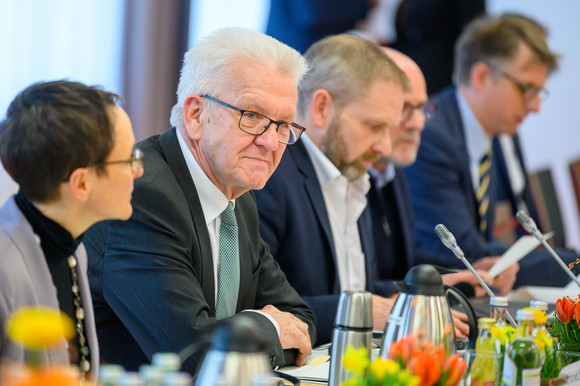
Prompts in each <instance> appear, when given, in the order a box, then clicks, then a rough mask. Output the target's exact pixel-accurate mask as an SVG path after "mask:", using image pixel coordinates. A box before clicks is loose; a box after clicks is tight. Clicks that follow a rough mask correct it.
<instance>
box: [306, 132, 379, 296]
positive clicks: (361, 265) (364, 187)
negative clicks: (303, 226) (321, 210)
mask: <svg viewBox="0 0 580 386" xmlns="http://www.w3.org/2000/svg"><path fill="white" fill-rule="evenodd" d="M302 141H303V142H304V146H305V147H306V151H307V152H308V155H309V156H310V159H311V160H312V163H313V165H314V170H315V171H316V175H317V177H318V181H319V182H320V186H321V188H322V195H323V197H324V202H325V204H326V211H327V213H328V218H329V220H330V228H331V229H332V238H333V240H334V250H335V253H336V265H337V268H338V277H339V280H340V289H341V291H344V290H351V291H363V290H364V289H365V288H366V269H365V256H364V253H363V251H362V246H361V241H360V234H359V229H358V224H357V221H358V218H359V217H360V215H361V214H362V212H363V210H364V209H365V208H366V206H367V198H366V194H367V193H368V191H369V188H370V181H369V176H368V174H366V173H365V174H364V175H363V176H362V177H361V178H359V179H357V180H355V181H350V182H349V181H348V180H347V178H346V177H345V176H343V175H342V173H341V172H340V171H339V170H338V169H337V168H336V166H334V164H333V163H332V162H331V161H330V160H329V159H328V158H327V157H326V156H325V155H324V153H322V151H321V150H320V149H318V147H316V145H314V143H312V141H311V140H310V138H308V136H307V135H304V134H303V135H302Z"/></svg>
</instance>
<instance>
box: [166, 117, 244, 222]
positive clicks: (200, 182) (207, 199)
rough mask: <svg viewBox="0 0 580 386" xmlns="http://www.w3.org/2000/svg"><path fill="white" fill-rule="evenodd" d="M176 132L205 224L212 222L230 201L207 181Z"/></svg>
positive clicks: (179, 132) (178, 131) (234, 203)
mask: <svg viewBox="0 0 580 386" xmlns="http://www.w3.org/2000/svg"><path fill="white" fill-rule="evenodd" d="M176 132H177V140H178V141H179V147H180V148H181V152H182V153H183V158H185V163H186V164H187V168H188V169H189V173H190V174H191V178H192V179H193V183H194V184H195V189H196V190H197V194H198V195H199V201H200V203H201V208H202V210H203V215H204V217H205V222H206V224H209V223H211V222H212V221H214V220H215V219H216V218H217V217H218V216H219V215H220V214H221V213H222V212H223V211H224V210H225V209H226V207H227V206H228V202H230V200H228V199H227V197H226V196H225V194H224V193H223V192H222V191H221V190H219V188H218V187H217V186H215V184H214V183H213V182H212V181H211V180H210V179H209V177H208V176H207V175H206V174H205V172H204V171H203V170H202V169H201V167H200V166H199V164H198V163H197V161H196V160H195V158H194V157H193V154H191V151H190V150H189V148H188V147H187V144H186V143H185V140H184V139H183V136H182V135H181V131H180V130H179V129H177V130H176ZM231 202H232V204H233V205H234V207H235V205H236V201H235V200H231Z"/></svg>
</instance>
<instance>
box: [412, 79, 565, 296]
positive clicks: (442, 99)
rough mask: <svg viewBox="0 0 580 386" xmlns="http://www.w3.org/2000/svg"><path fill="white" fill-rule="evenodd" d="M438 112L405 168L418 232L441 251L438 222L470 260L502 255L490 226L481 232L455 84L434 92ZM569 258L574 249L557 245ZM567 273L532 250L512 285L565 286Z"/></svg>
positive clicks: (453, 262) (430, 247) (501, 246)
mask: <svg viewBox="0 0 580 386" xmlns="http://www.w3.org/2000/svg"><path fill="white" fill-rule="evenodd" d="M433 100H434V101H435V102H436V103H437V104H438V111H437V114H436V115H435V117H434V118H433V120H431V121H430V122H429V123H428V124H427V126H426V128H425V130H424V132H423V134H422V138H421V146H420V148H419V153H418V156H417V161H416V162H415V163H414V164H413V165H412V166H410V167H408V168H406V169H405V174H406V176H407V179H408V183H409V190H410V192H411V198H412V204H413V212H414V214H415V218H416V220H417V223H416V230H417V237H418V239H419V242H420V244H421V246H422V247H424V248H426V249H427V250H428V251H430V252H432V253H438V254H442V255H444V254H445V252H446V251H445V249H446V248H445V247H444V246H443V244H442V243H441V241H440V240H439V238H438V237H437V235H436V234H435V232H434V231H433V229H434V227H435V225H437V224H439V223H442V224H445V226H447V228H448V229H449V230H450V231H451V232H452V233H453V234H454V235H455V238H456V239H457V243H458V245H459V246H460V247H461V248H462V249H463V251H464V252H465V255H466V257H467V258H468V259H469V260H470V261H475V260H478V259H480V258H482V257H484V256H497V255H501V254H502V253H503V252H505V251H506V250H507V248H508V246H507V245H505V244H504V243H502V242H500V241H498V240H496V239H494V238H493V235H492V229H491V228H492V226H489V227H488V228H487V231H486V232H485V234H484V235H482V234H481V233H480V232H479V220H480V219H479V214H478V212H477V203H476V199H475V193H474V192H473V184H472V179H471V171H470V168H469V156H468V154H467V147H466V142H465V135H464V129H463V124H462V121H461V117H460V115H459V109H458V105H457V100H456V95H455V89H454V88H453V87H449V88H447V89H445V90H443V91H442V92H441V93H439V94H437V95H436V96H435V97H433ZM496 164H497V163H492V167H491V183H490V187H489V190H490V204H489V206H490V208H493V207H494V204H495V202H496V195H497V190H496V186H495V184H496V181H497V179H498V170H497V165H496ZM493 212H494V211H493V210H488V211H487V221H488V224H493V223H494V222H493V214H494V213H493ZM558 252H559V254H560V255H561V256H562V258H563V259H564V260H565V262H567V263H569V262H571V261H574V260H575V257H576V256H575V254H574V253H572V252H569V251H564V250H558ZM447 256H449V260H448V264H447V266H449V267H460V266H459V265H458V264H460V261H459V260H457V259H456V258H455V257H454V256H453V255H452V254H450V253H447ZM568 281H569V278H568V276H567V275H566V274H565V273H564V272H563V270H562V269H561V268H560V266H558V265H557V264H556V263H555V262H554V261H552V258H551V257H549V256H548V254H547V251H545V250H543V249H536V250H535V251H533V252H532V253H530V254H529V255H528V256H526V257H525V258H524V259H523V260H521V261H520V273H519V274H518V278H517V281H516V285H515V286H519V285H554V286H560V285H565V284H566V283H567V282H568Z"/></svg>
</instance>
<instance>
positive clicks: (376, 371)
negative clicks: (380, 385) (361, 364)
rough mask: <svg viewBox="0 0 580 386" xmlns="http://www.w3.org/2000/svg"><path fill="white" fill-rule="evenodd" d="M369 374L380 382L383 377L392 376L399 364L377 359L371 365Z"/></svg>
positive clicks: (389, 360) (397, 369)
mask: <svg viewBox="0 0 580 386" xmlns="http://www.w3.org/2000/svg"><path fill="white" fill-rule="evenodd" d="M370 369H371V373H372V374H373V375H374V376H375V378H376V379H377V380H378V381H382V380H383V379H384V378H385V375H393V374H395V373H397V372H398V371H399V369H400V367H399V364H398V363H397V362H395V361H394V360H391V359H387V360H386V361H385V360H383V359H382V358H377V359H375V360H374V361H373V363H371V368H370Z"/></svg>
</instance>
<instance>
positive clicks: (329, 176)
mask: <svg viewBox="0 0 580 386" xmlns="http://www.w3.org/2000/svg"><path fill="white" fill-rule="evenodd" d="M302 137H303V138H302V139H303V141H302V142H303V143H304V147H306V152H307V153H308V155H309V156H310V160H311V161H312V164H313V165H314V170H315V171H316V175H317V176H318V181H319V182H320V185H321V186H325V185H327V184H328V183H329V182H331V181H333V180H336V179H337V178H340V177H342V178H346V177H344V176H343V175H342V173H341V172H340V170H338V169H337V167H336V166H334V164H333V163H332V161H331V160H329V159H328V157H327V156H326V155H324V153H323V152H322V150H320V149H319V148H318V147H317V146H316V145H315V144H314V143H313V142H312V140H311V139H310V138H308V136H307V135H306V133H303V134H302Z"/></svg>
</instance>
